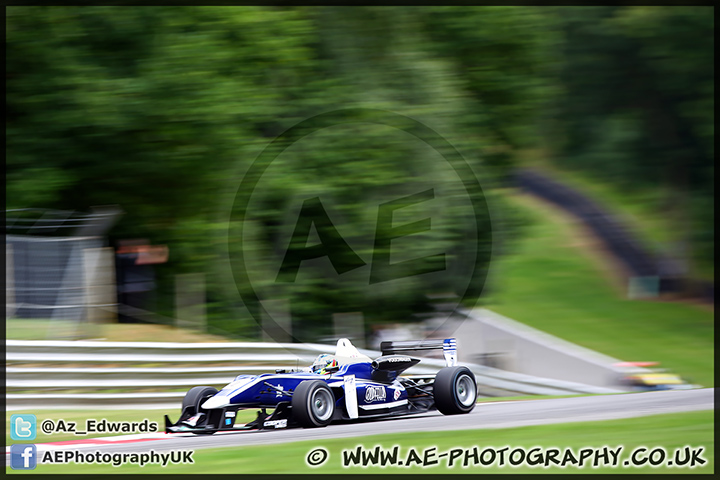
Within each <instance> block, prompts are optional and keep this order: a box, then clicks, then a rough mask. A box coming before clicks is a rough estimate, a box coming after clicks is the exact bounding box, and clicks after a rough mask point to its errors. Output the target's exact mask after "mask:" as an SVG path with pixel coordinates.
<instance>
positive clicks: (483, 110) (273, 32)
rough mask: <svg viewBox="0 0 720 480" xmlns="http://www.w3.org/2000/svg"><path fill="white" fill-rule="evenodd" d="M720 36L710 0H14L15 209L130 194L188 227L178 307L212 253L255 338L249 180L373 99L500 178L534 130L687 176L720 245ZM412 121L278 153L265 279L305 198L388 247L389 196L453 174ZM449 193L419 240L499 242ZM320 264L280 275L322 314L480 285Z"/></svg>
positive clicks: (401, 304) (213, 292)
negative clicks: (237, 217) (428, 2)
mask: <svg viewBox="0 0 720 480" xmlns="http://www.w3.org/2000/svg"><path fill="white" fill-rule="evenodd" d="M712 32H713V21H712V16H711V15H708V14H707V9H703V8H696V7H682V8H664V7H629V8H621V7H593V8H554V9H537V8H529V7H473V8H464V7H463V8H449V7H423V8H415V9H407V8H401V7H353V8H352V9H349V8H346V7H331V6H324V7H313V8H296V7H177V8H162V7H146V8H142V9H128V8H121V7H83V8H77V7H46V8H40V7H9V8H8V9H7V20H6V55H7V60H6V138H7V147H6V154H7V155H6V156H7V197H6V198H7V206H8V208H27V207H40V208H43V207H44V208H56V209H79V210H87V209H88V207H89V206H92V205H103V204H119V205H120V206H121V207H122V208H123V210H124V211H125V212H126V213H125V215H124V216H123V218H122V220H121V221H120V223H119V224H118V225H117V226H116V227H115V228H114V229H113V230H112V232H111V239H112V240H114V239H120V238H138V237H140V238H147V239H149V240H150V241H151V242H152V243H154V244H167V245H168V246H169V247H170V262H169V263H168V264H167V265H163V266H161V267H159V268H158V274H159V276H160V278H159V291H158V305H157V308H158V309H159V310H160V312H161V313H163V314H165V315H168V316H170V315H172V309H173V307H172V304H173V295H172V291H173V276H174V275H175V274H176V273H182V272H198V271H203V272H206V273H207V274H208V282H207V287H208V295H209V298H208V302H209V303H208V314H209V317H210V324H211V326H212V327H213V328H215V329H217V331H222V332H229V333H234V334H238V335H242V334H247V333H248V332H253V331H254V330H253V329H254V328H255V327H254V322H253V321H252V320H250V319H249V317H248V315H247V312H246V310H245V309H244V308H243V305H242V302H241V301H240V300H239V297H238V289H239V290H240V291H247V289H248V285H244V284H240V285H237V286H236V285H235V281H234V279H233V277H232V274H231V271H230V267H229V266H228V257H227V241H228V238H227V225H228V221H229V218H230V216H231V206H232V203H233V200H234V198H235V195H236V193H237V188H238V185H239V183H240V179H241V178H242V177H243V175H244V173H245V172H246V171H247V170H248V168H249V166H250V164H251V163H252V161H253V160H254V159H255V158H256V157H257V156H258V155H259V154H260V152H261V151H262V150H263V148H265V147H266V146H267V145H268V144H269V143H270V142H271V141H272V139H274V138H275V137H276V136H278V135H279V134H281V133H282V132H283V131H285V130H286V129H288V128H290V127H292V126H293V125H295V124H297V123H298V122H300V121H302V120H305V119H307V118H309V117H312V116H314V115H317V114H319V113H323V112H328V111H333V110H336V109H338V108H347V107H364V108H375V109H382V110H387V111H391V112H397V113H400V114H403V115H407V116H409V117H411V118H414V119H417V120H419V121H421V122H422V123H424V124H425V125H427V126H428V127H430V128H431V129H433V130H434V131H436V132H438V133H439V134H440V135H442V136H443V137H445V138H446V139H448V141H449V142H450V143H451V144H452V145H453V146H454V147H455V148H456V149H458V151H459V152H460V153H461V154H462V155H463V156H464V158H465V159H466V160H467V161H468V163H469V164H470V166H471V167H472V169H473V170H474V171H475V172H476V175H478V176H479V177H480V180H481V182H482V185H483V187H484V188H485V189H486V190H487V189H488V187H494V186H496V185H497V184H498V183H499V182H501V181H506V180H507V179H508V177H509V173H510V172H511V170H512V168H513V164H514V156H515V153H514V152H515V150H516V149H517V148H525V147H532V146H535V145H537V144H540V143H548V144H550V145H551V146H553V147H554V148H555V150H556V151H557V153H558V161H559V162H563V163H564V164H565V165H567V166H571V167H573V168H577V169H585V170H587V171H591V172H596V173H597V175H599V176H600V177H601V178H603V179H605V180H607V181H610V182H615V183H617V184H620V185H623V186H624V187H626V188H632V187H633V185H634V184H636V183H638V182H641V181H642V182H646V183H652V182H655V183H666V184H669V185H670V186H672V187H673V188H674V189H675V190H678V191H681V192H686V193H685V194H684V195H680V198H681V199H682V201H679V202H674V201H673V202H672V204H673V205H677V208H676V210H677V211H678V216H679V217H680V216H683V215H682V214H684V212H689V214H688V215H686V216H687V217H688V218H689V220H688V223H687V225H688V230H689V231H690V232H691V234H689V236H690V239H691V241H692V245H693V247H694V254H697V255H699V256H700V258H708V257H710V258H712V253H711V252H712V248H711V247H712V245H713V242H714V239H713V235H714V234H713V231H712V230H713V228H712V218H711V217H712V203H711V199H712V195H713V187H712V177H713V172H714V170H713V168H714V167H713V156H714V147H713V133H714V124H713V122H714V117H713V107H714V103H713V94H714V82H713V80H714V75H713V71H712V68H710V67H709V66H710V65H711V64H712V52H713V45H712ZM403 135H406V134H403V133H401V132H399V131H396V130H394V129H392V128H389V127H382V126H372V125H368V124H348V125H344V126H342V127H335V128H330V129H326V130H324V131H322V132H317V133H316V134H314V135H311V136H310V137H308V138H307V139H305V140H304V142H303V145H302V147H301V148H294V149H293V148H290V149H288V150H287V151H286V152H284V153H283V154H282V155H281V156H279V157H278V160H277V161H276V162H275V163H273V166H272V168H271V169H270V170H269V172H268V174H267V175H265V176H264V177H263V185H262V188H260V189H258V193H257V197H254V198H253V202H254V206H253V210H252V214H253V217H252V218H251V219H250V222H249V227H248V230H247V232H246V233H247V238H246V239H245V241H246V243H247V246H246V248H247V249H248V252H249V255H248V256H249V257H252V259H251V263H252V266H251V268H252V269H253V273H257V274H258V275H256V277H257V278H256V279H257V281H258V282H259V287H258V288H259V289H261V290H262V289H264V288H270V287H271V285H269V283H270V282H269V281H265V280H264V279H266V278H274V275H273V274H272V271H273V269H276V267H277V265H274V264H273V263H272V262H271V261H269V260H267V259H268V258H269V257H271V256H272V254H273V253H274V252H275V253H276V252H277V251H278V249H282V248H284V246H283V242H286V241H287V239H288V238H289V232H288V231H287V230H288V228H292V225H294V221H292V220H291V219H290V218H289V216H290V215H291V213H292V212H289V211H288V208H289V205H290V202H289V200H290V199H303V198H307V197H308V196H310V195H311V196H318V195H321V196H322V197H323V198H327V199H328V202H329V203H331V204H332V208H333V209H334V210H336V214H337V215H338V216H339V218H342V222H341V223H342V228H343V231H342V234H343V236H344V237H345V236H347V239H348V241H349V242H350V243H351V244H353V248H357V252H356V253H357V254H358V255H359V256H360V257H361V258H363V259H364V260H365V261H366V262H368V261H369V260H370V257H371V254H372V249H373V245H372V242H369V241H368V238H371V237H372V235H373V233H372V230H373V228H374V227H375V222H376V214H377V205H378V203H382V202H387V201H390V200H392V199H393V198H397V197H398V196H402V195H406V194H411V193H417V192H418V191H421V190H422V189H423V188H426V187H427V185H426V184H425V183H423V182H422V181H420V179H421V178H422V177H425V178H427V177H433V176H434V177H435V178H437V179H444V180H451V179H453V178H454V177H453V175H454V174H453V172H452V171H449V170H448V169H447V168H445V167H443V166H441V165H442V162H440V161H439V160H438V159H437V158H436V157H434V156H433V155H434V154H433V152H432V151H430V150H429V149H428V148H427V146H423V145H422V143H421V142H415V141H412V140H409V139H408V137H407V136H403ZM445 183H447V184H451V183H452V182H445ZM688 192H689V193H688ZM441 193H442V195H438V201H437V202H436V204H437V209H438V211H439V212H441V213H442V215H440V216H441V217H442V220H438V222H439V223H438V226H442V227H443V228H440V229H437V231H434V232H433V233H432V234H431V235H430V236H429V238H428V240H429V241H428V242H427V243H426V245H427V246H428V248H427V250H422V251H420V250H414V249H407V250H406V251H403V252H402V253H404V254H406V255H407V258H417V257H418V256H425V255H428V254H432V253H437V252H440V251H448V252H450V253H449V255H451V256H452V255H454V257H453V258H460V257H462V256H463V255H467V253H468V252H467V251H466V250H467V248H469V247H467V244H468V243H472V246H473V248H475V247H477V249H479V251H481V252H483V254H484V255H486V254H488V252H489V251H490V249H491V246H492V245H491V237H490V235H489V227H488V223H487V222H489V219H488V218H479V219H477V220H479V221H480V222H481V223H482V225H483V231H484V232H487V233H485V234H482V235H481V237H482V238H477V239H474V238H472V237H471V236H469V235H470V230H471V229H472V228H473V227H472V222H471V221H470V220H469V219H468V218H465V217H463V209H464V208H465V207H466V205H463V203H462V201H461V200H460V198H461V197H462V196H463V195H465V194H464V193H463V192H462V190H461V189H453V188H449V189H448V191H443V192H441ZM486 193H487V192H486ZM465 196H466V195H465ZM372 205H375V206H374V207H373V206H372ZM416 213H417V212H416ZM505 213H506V214H507V216H506V218H500V220H499V221H498V219H497V218H494V219H493V227H498V226H500V227H499V228H502V229H503V230H502V232H499V233H501V234H502V235H500V237H503V236H504V237H505V238H509V237H512V236H513V235H516V234H517V233H518V232H519V230H518V229H519V228H520V227H521V225H522V223H523V220H522V219H521V218H520V217H518V216H517V215H513V214H512V213H511V212H510V213H507V212H505ZM505 213H502V212H500V214H499V217H503V215H504V214H505ZM398 215H399V216H398V219H397V220H398V221H399V222H404V221H415V220H418V219H419V217H413V218H411V217H412V215H411V211H410V210H408V212H407V214H406V216H405V217H403V215H400V214H398ZM500 237H498V238H500ZM233 240H234V239H231V241H233ZM353 242H354V243H353ZM502 248H504V247H502ZM464 249H465V250H464ZM307 273H308V274H309V276H307V277H306V278H305V280H306V282H305V283H303V284H302V286H301V285H300V284H298V285H296V286H295V288H294V289H293V288H289V289H287V291H285V292H284V294H285V295H287V296H288V298H290V299H291V301H292V303H293V310H294V314H297V316H299V317H305V318H308V319H311V320H312V321H317V320H318V319H320V318H324V319H327V315H329V313H332V312H336V311H338V310H344V311H350V310H351V309H359V308H360V307H362V306H364V305H365V306H367V305H372V306H373V308H371V309H370V310H371V311H370V312H368V315H369V316H370V318H371V319H372V320H373V321H374V320H377V321H382V320H388V319H393V320H397V319H400V318H407V317H408V316H409V315H410V314H411V313H412V312H414V311H417V310H418V309H422V308H425V307H424V305H423V302H424V300H423V294H424V293H427V292H428V291H429V290H431V291H436V290H439V291H448V290H455V291H456V292H457V291H459V290H461V289H462V288H463V286H462V285H459V283H458V282H453V277H452V275H450V274H451V273H453V272H448V274H449V275H450V276H449V277H445V278H436V279H435V280H432V281H431V280H429V279H420V278H410V277H408V279H407V281H406V282H401V283H399V284H398V285H397V286H396V287H394V288H385V289H382V288H379V289H378V291H377V292H375V293H373V294H372V295H371V296H370V298H368V297H366V296H365V294H366V293H367V292H366V291H364V290H365V289H361V288H360V287H359V284H358V283H357V279H356V280H355V281H348V282H340V281H336V280H337V278H335V277H333V276H332V275H330V276H328V275H326V274H325V273H324V272H323V270H322V269H310V271H309V272H307ZM454 273H456V274H457V272H454ZM455 277H458V275H455ZM471 288H474V289H476V290H477V293H479V291H480V288H481V286H480V285H474V286H471ZM251 308H254V307H251ZM228 318H232V319H233V320H232V321H228V320H227V319H228ZM309 321H310V320H309Z"/></svg>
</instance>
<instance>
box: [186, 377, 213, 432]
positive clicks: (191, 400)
mask: <svg viewBox="0 0 720 480" xmlns="http://www.w3.org/2000/svg"><path fill="white" fill-rule="evenodd" d="M217 392H218V390H217V388H215V387H193V388H191V389H190V390H188V392H187V393H186V394H185V398H183V402H182V409H181V412H186V411H187V412H188V413H189V414H190V415H191V416H192V415H195V414H196V413H204V414H205V417H204V421H203V422H202V424H203V425H204V424H205V422H207V419H208V417H209V416H210V412H209V411H208V410H205V409H203V408H201V407H200V405H202V404H203V403H204V402H205V400H207V399H208V398H210V397H212V396H213V395H215V394H216V393H217ZM186 407H189V408H187V410H186ZM198 426H200V425H198ZM193 433H195V434H197V435H212V434H213V433H215V432H193Z"/></svg>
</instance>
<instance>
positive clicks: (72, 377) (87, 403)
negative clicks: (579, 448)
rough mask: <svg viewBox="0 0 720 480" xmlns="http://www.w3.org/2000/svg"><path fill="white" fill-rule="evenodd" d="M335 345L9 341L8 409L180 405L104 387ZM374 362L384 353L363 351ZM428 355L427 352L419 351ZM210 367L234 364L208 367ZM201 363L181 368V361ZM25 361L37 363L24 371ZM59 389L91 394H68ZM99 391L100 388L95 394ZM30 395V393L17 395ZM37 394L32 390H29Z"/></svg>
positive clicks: (491, 392) (225, 373) (185, 380)
mask: <svg viewBox="0 0 720 480" xmlns="http://www.w3.org/2000/svg"><path fill="white" fill-rule="evenodd" d="M334 350H335V346H334V345H320V344H290V343H288V344H276V343H262V342H257V343H254V342H236V343H201V344H198V343H193V344H186V343H156V342H147V343H135V342H92V341H70V342H65V341H21V340H7V341H6V361H7V364H8V366H7V367H6V389H7V391H8V393H7V395H6V405H7V409H8V410H19V409H23V410H26V409H27V410H32V409H36V408H41V409H48V408H98V409H103V408H129V409H133V408H145V409H166V408H174V407H177V406H178V405H179V404H180V402H181V401H182V397H183V395H184V393H183V392H141V391H137V392H129V393H98V392H97V390H99V389H133V388H134V389H136V390H137V389H142V388H148V387H154V388H161V389H171V388H172V389H178V388H190V387H192V386H194V385H213V386H224V385H225V384H226V383H228V382H230V381H231V380H232V379H233V378H234V377H235V376H236V375H238V374H242V373H247V374H258V373H262V372H273V371H274V369H275V368H286V369H291V368H295V367H298V366H300V367H303V366H307V365H309V364H310V363H311V362H312V361H313V359H314V358H315V357H316V356H317V355H318V354H319V353H326V352H332V351H334ZM360 351H361V352H362V353H364V354H366V355H368V356H369V357H370V358H375V357H377V356H380V352H377V351H372V350H363V349H361V350H360ZM418 353H421V352H418ZM79 362H83V363H87V364H89V365H90V366H88V367H87V368H85V367H72V368H69V367H53V366H52V365H57V364H59V363H79ZM209 362H215V363H233V364H234V365H225V366H202V365H203V364H207V363H209ZM104 363H112V364H118V363H120V364H122V363H127V364H137V363H140V364H154V363H160V364H163V365H169V366H162V367H132V366H128V367H107V368H105V367H102V365H103V364H104ZM178 363H182V364H197V365H198V366H175V367H173V366H172V365H173V364H178ZM23 364H31V365H32V366H27V367H23V366H22V365H23ZM444 365H445V362H444V360H442V359H438V358H427V357H425V358H423V361H422V363H420V364H419V365H416V366H415V367H412V368H411V369H409V370H407V372H406V373H407V374H408V375H424V374H434V373H436V372H437V371H438V370H439V369H440V368H442V367H443V366H444ZM465 365H467V366H468V367H470V368H471V369H472V370H473V372H474V373H475V375H476V378H477V382H478V390H479V393H480V394H481V395H485V396H498V395H514V394H521V395H562V394H573V393H610V392H615V391H616V390H612V389H608V388H601V387H593V386H589V385H584V384H580V383H574V382H565V381H560V380H553V379H546V378H540V377H533V376H530V375H523V374H518V373H512V372H505V371H503V370H498V369H494V368H490V367H487V366H483V365H475V364H467V363H466V364H465ZM57 390H89V391H88V392H87V393H75V392H73V393H62V392H58V391H57ZM93 390H95V391H93ZM14 392H23V393H14ZM28 392H29V393H28Z"/></svg>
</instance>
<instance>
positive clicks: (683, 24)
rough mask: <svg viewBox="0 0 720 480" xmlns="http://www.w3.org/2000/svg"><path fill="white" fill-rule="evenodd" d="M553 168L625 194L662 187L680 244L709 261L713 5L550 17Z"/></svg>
mask: <svg viewBox="0 0 720 480" xmlns="http://www.w3.org/2000/svg"><path fill="white" fill-rule="evenodd" d="M555 13H556V15H558V17H559V18H560V22H559V26H560V28H561V31H562V33H563V38H562V42H561V52H562V56H560V57H559V58H558V60H557V62H555V67H554V69H555V72H556V75H557V79H558V80H559V86H560V88H559V89H558V94H557V95H554V96H552V97H550V99H549V102H548V105H549V109H548V113H547V114H546V115H547V118H548V127H547V128H546V131H547V132H548V138H549V143H550V144H551V145H552V146H553V148H554V150H555V153H556V156H557V159H556V161H557V162H559V163H560V164H562V165H564V166H565V167H569V168H572V169H575V170H579V171H584V172H586V173H589V174H592V175H594V176H595V177H597V178H598V179H599V180H601V181H605V182H610V183H614V184H616V185H618V186H619V187H620V188H623V189H629V190H639V189H646V188H647V187H648V186H652V187H654V186H664V187H665V190H666V191H667V192H669V195H668V197H667V199H666V200H665V202H663V205H662V207H661V208H662V211H663V212H665V214H667V215H670V216H671V217H672V218H674V219H676V220H675V228H674V230H675V231H676V232H677V235H676V239H675V240H676V242H682V243H685V244H687V246H688V247H690V249H691V250H692V254H693V255H694V256H696V257H697V258H698V259H702V261H704V262H708V261H712V259H713V256H714V254H713V250H714V248H713V246H714V239H713V235H712V234H711V233H710V232H711V231H712V230H713V225H712V219H711V217H712V213H710V210H709V209H708V208H707V206H708V205H709V202H710V201H711V199H712V198H713V195H714V186H713V177H714V117H713V115H714V73H713V68H712V64H713V32H714V24H713V16H712V10H711V8H710V7H671V8H667V7H639V6H638V7H612V6H603V7H592V8H584V7H583V8H570V9H566V8H563V9H559V8H558V9H556V10H555Z"/></svg>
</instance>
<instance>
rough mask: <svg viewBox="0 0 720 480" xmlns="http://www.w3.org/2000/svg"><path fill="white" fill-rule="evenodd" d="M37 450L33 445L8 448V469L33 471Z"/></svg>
mask: <svg viewBox="0 0 720 480" xmlns="http://www.w3.org/2000/svg"><path fill="white" fill-rule="evenodd" d="M35 465H37V448H36V447H35V445H12V446H11V447H10V468H12V469H13V470H35Z"/></svg>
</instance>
